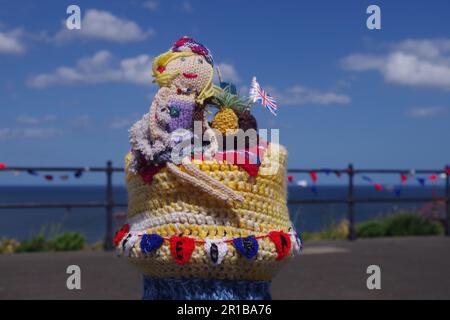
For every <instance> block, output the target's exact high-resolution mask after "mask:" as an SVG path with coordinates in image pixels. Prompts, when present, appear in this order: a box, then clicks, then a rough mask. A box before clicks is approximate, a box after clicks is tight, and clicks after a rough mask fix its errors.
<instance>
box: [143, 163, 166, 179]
mask: <svg viewBox="0 0 450 320" xmlns="http://www.w3.org/2000/svg"><path fill="white" fill-rule="evenodd" d="M163 167H164V165H158V166H154V165H150V166H146V167H144V168H142V169H141V170H140V171H139V175H140V176H141V178H142V180H144V181H145V182H147V183H152V181H153V177H154V176H155V174H157V173H158V172H159V171H160V170H161V169H162V168H163Z"/></svg>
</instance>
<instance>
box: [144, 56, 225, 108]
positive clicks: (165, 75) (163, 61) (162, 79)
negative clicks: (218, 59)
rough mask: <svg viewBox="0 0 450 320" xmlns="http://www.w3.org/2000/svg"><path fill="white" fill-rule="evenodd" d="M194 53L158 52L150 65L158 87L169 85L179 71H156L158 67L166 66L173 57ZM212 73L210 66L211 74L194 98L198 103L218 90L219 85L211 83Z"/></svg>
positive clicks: (201, 102)
mask: <svg viewBox="0 0 450 320" xmlns="http://www.w3.org/2000/svg"><path fill="white" fill-rule="evenodd" d="M194 54H195V53H193V52H172V51H167V52H164V53H163V54H160V55H159V56H157V57H156V58H155V60H153V66H152V71H153V77H154V78H155V81H156V83H158V85H159V86H160V87H166V86H169V85H170V82H171V81H172V79H173V78H175V77H176V76H177V75H179V73H180V71H175V72H160V71H158V68H159V67H166V66H167V64H168V63H169V62H170V61H172V60H174V59H178V58H181V57H190V56H193V55H194ZM213 73H214V71H213V68H212V66H211V74H210V77H209V80H208V83H207V85H206V86H205V87H204V88H203V89H202V91H201V92H200V94H199V95H198V97H197V98H196V101H197V103H198V104H203V101H205V99H207V98H209V97H212V96H213V95H214V94H216V93H217V92H218V91H219V90H220V88H219V87H217V86H215V85H213V83H212V81H213Z"/></svg>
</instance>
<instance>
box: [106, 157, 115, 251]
mask: <svg viewBox="0 0 450 320" xmlns="http://www.w3.org/2000/svg"><path fill="white" fill-rule="evenodd" d="M112 169H113V167H112V161H108V162H107V163H106V235H105V243H104V249H105V250H107V251H110V250H113V243H112V241H113V221H112V220H113V216H112V215H113V190H112V174H113V170H112Z"/></svg>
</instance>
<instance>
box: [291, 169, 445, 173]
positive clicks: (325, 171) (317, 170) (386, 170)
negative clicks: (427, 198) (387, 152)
mask: <svg viewBox="0 0 450 320" xmlns="http://www.w3.org/2000/svg"><path fill="white" fill-rule="evenodd" d="M311 171H314V172H317V173H334V172H339V173H348V169H287V172H289V173H310V172H311ZM413 171H414V173H416V174H433V173H436V174H440V173H446V169H437V170H433V169H420V170H413ZM410 172H411V170H405V169H355V170H353V173H354V174H361V173H379V174H401V173H404V174H408V173H410Z"/></svg>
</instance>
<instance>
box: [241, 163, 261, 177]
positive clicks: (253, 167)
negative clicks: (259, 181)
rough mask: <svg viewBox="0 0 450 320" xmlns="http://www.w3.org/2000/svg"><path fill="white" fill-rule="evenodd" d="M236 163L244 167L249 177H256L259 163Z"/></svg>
mask: <svg viewBox="0 0 450 320" xmlns="http://www.w3.org/2000/svg"><path fill="white" fill-rule="evenodd" d="M236 165H237V166H238V167H239V168H242V169H244V170H245V171H247V173H248V174H249V176H251V177H256V176H257V175H258V171H259V165H258V164H251V163H242V164H239V163H236Z"/></svg>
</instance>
